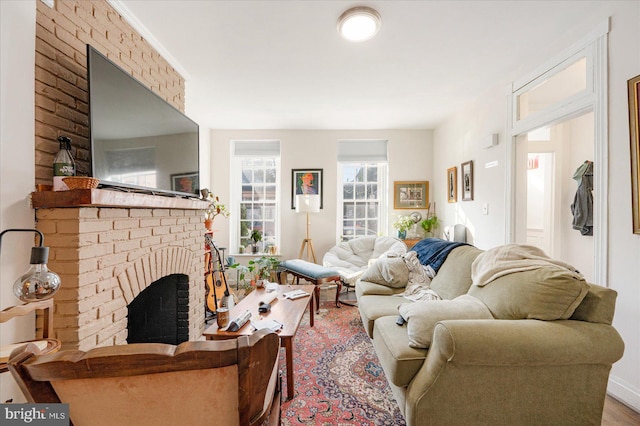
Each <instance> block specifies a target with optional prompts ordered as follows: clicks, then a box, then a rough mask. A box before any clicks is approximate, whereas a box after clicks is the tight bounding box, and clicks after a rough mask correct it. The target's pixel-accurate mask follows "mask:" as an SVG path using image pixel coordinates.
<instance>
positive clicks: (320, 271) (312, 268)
mask: <svg viewBox="0 0 640 426" xmlns="http://www.w3.org/2000/svg"><path fill="white" fill-rule="evenodd" d="M280 266H281V267H282V268H284V269H287V270H289V271H291V272H296V273H298V274H301V275H304V276H306V277H309V278H313V279H316V280H321V279H323V278H329V277H336V276H339V275H340V274H339V273H338V271H336V270H335V269H330V268H325V267H324V266H322V265H318V264H315V263H311V262H307V261H306V260H302V259H292V260H285V261H284V262H280Z"/></svg>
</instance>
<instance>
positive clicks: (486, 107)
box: [433, 1, 640, 410]
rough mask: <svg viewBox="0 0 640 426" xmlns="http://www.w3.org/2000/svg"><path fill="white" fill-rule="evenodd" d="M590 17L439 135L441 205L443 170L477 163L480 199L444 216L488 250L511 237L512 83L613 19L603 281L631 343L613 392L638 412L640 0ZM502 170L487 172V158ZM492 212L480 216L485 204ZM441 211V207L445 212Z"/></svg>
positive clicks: (616, 369)
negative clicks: (632, 144)
mask: <svg viewBox="0 0 640 426" xmlns="http://www.w3.org/2000/svg"><path fill="white" fill-rule="evenodd" d="M590 8H591V13H592V14H591V16H590V19H585V20H583V21H581V22H579V23H576V24H575V25H570V26H568V27H567V32H566V34H565V36H564V37H561V38H558V39H557V40H556V43H554V44H553V45H549V46H547V47H546V49H545V51H540V52H532V53H531V55H530V57H529V58H528V59H529V60H528V61H526V62H523V63H522V65H521V67H520V68H519V69H516V70H513V72H512V73H510V75H505V76H500V80H497V81H496V86H495V87H494V89H491V90H488V91H487V92H486V93H485V94H484V95H483V96H482V97H480V98H478V99H477V100H476V101H474V102H472V103H470V104H469V105H467V106H466V107H465V108H464V109H463V110H461V111H460V112H459V113H458V114H456V115H455V116H453V117H451V118H449V119H448V120H446V121H445V122H444V123H442V125H440V126H438V127H437V128H436V129H435V130H434V159H435V161H434V168H433V173H434V182H435V188H436V191H437V192H436V200H438V204H439V206H442V205H445V204H446V190H445V183H444V182H445V176H446V175H445V173H446V169H447V168H448V167H451V166H453V165H457V166H458V167H460V163H461V162H464V161H468V160H474V162H475V164H474V166H475V171H476V174H475V177H476V179H475V189H476V196H475V200H474V201H459V202H458V203H457V204H449V205H447V206H446V208H445V211H444V216H445V217H444V219H445V221H446V222H447V224H449V223H452V221H458V222H460V223H465V224H467V226H468V227H469V228H470V232H471V234H472V236H473V242H474V243H475V244H476V245H477V246H478V247H480V248H483V249H487V248H490V247H494V246H496V245H500V244H503V243H505V242H506V232H505V227H504V224H505V211H506V205H505V195H504V194H505V184H504V180H505V149H504V140H505V138H504V130H503V129H504V128H505V122H506V118H507V104H506V102H507V97H506V88H507V87H508V84H509V83H510V82H511V81H513V80H515V79H517V78H519V77H522V76H523V75H525V74H527V73H529V72H531V71H532V70H533V69H535V68H536V67H538V66H540V65H542V64H543V63H544V62H545V61H546V60H548V59H549V58H551V57H553V56H554V55H557V54H559V53H560V52H562V51H563V50H564V49H566V48H568V47H569V46H570V45H571V44H572V43H574V42H576V41H577V40H579V39H580V38H582V37H583V36H585V35H586V34H587V33H588V32H589V31H590V30H591V29H592V28H594V27H595V26H596V25H597V24H598V23H600V22H602V21H603V20H604V19H606V18H607V17H609V16H611V31H610V33H609V68H608V69H609V98H608V99H609V177H608V191H609V208H608V214H609V241H608V246H609V264H608V268H609V269H608V271H607V272H608V273H607V276H608V280H607V282H606V283H599V284H601V285H605V286H608V287H610V288H612V289H614V290H616V291H617V292H618V299H617V304H616V314H615V318H614V326H615V327H616V329H617V330H618V332H619V333H620V334H621V336H622V338H623V340H624V342H625V354H624V357H623V358H622V359H621V360H620V361H618V362H617V363H616V364H615V365H614V366H613V369H612V372H611V376H610V384H609V392H610V393H611V394H612V395H614V396H615V397H617V398H618V399H621V400H622V401H624V402H626V403H627V404H629V405H631V406H633V407H634V408H635V409H636V410H640V333H639V332H638V330H639V329H640V309H638V306H640V279H639V278H638V277H640V235H634V234H633V233H632V223H631V220H632V219H631V174H630V173H631V171H630V167H629V164H630V157H629V156H630V150H629V124H628V105H627V93H626V82H627V80H628V79H630V78H632V77H634V76H636V75H638V74H639V73H640V50H639V49H638V46H637V43H638V40H640V2H624V1H612V2H607V3H604V2H603V3H597V4H591V5H590ZM492 132H500V133H501V143H500V145H499V146H498V147H495V148H491V149H482V148H479V146H478V143H479V141H480V140H481V139H482V138H486V136H487V135H488V134H490V133H492ZM492 160H498V161H499V163H500V164H499V166H498V167H495V168H491V169H485V168H484V164H485V163H486V162H487V161H492ZM483 203H489V214H488V215H486V216H485V215H482V204H483ZM440 211H441V212H442V209H440Z"/></svg>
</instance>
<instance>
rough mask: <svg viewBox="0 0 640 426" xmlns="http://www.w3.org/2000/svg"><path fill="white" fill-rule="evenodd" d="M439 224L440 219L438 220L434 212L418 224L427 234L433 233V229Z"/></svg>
mask: <svg viewBox="0 0 640 426" xmlns="http://www.w3.org/2000/svg"><path fill="white" fill-rule="evenodd" d="M439 225H440V221H439V220H438V216H436V215H435V214H434V215H433V216H429V217H428V218H426V219H425V220H423V221H422V222H420V226H421V227H422V229H424V232H425V233H426V235H427V236H431V235H433V231H435V230H436V228H438V226H439Z"/></svg>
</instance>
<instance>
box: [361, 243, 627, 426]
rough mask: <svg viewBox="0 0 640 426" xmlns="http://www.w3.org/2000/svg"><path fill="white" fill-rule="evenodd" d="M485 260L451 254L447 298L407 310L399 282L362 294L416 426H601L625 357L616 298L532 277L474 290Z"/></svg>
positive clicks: (368, 325)
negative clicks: (615, 370)
mask: <svg viewBox="0 0 640 426" xmlns="http://www.w3.org/2000/svg"><path fill="white" fill-rule="evenodd" d="M482 253H483V251H481V250H479V249H477V248H475V247H473V246H470V245H463V246H459V247H456V248H454V249H453V250H452V251H450V253H449V254H448V256H446V260H445V261H444V263H443V264H442V266H440V268H439V270H438V271H437V274H436V275H435V277H434V278H433V280H432V281H431V285H430V286H431V289H432V290H433V291H435V292H436V293H437V294H438V295H439V296H440V297H441V298H442V299H443V300H436V301H417V302H410V301H408V300H407V299H405V298H403V297H398V294H399V293H402V292H403V291H404V288H403V286H401V285H400V286H398V285H397V282H396V283H392V282H391V281H393V280H389V282H381V281H376V282H371V281H365V280H363V279H361V280H360V281H358V282H357V284H356V295H357V298H358V309H359V312H360V315H361V317H362V322H363V325H364V327H365V329H366V332H367V334H368V335H369V337H371V338H372V342H373V346H374V348H375V351H376V353H377V355H378V357H379V359H380V362H381V364H382V367H383V369H384V372H385V374H386V377H387V379H388V381H389V384H390V386H391V389H392V390H393V394H394V396H395V398H396V400H397V402H398V405H399V406H400V410H401V411H402V413H403V415H404V417H405V419H406V421H407V424H408V425H448V426H451V425H492V426H495V425H510V426H512V425H568V424H579V425H599V424H600V422H601V417H602V409H603V404H604V399H605V394H606V388H607V381H608V377H609V371H610V369H611V366H612V364H613V363H614V362H616V361H617V360H619V359H620V358H621V357H622V354H623V350H624V344H623V342H622V339H621V338H620V336H619V334H618V333H617V331H616V330H615V329H614V328H613V327H612V325H611V323H612V320H613V314H614V308H615V299H616V296H617V294H616V292H615V291H613V290H611V289H607V288H604V287H601V286H598V285H594V284H588V283H586V282H585V281H584V280H580V279H576V277H575V274H571V273H569V274H565V275H564V276H561V275H563V274H559V273H558V270H557V269H554V268H535V267H532V268H531V270H527V268H524V269H525V270H523V271H521V272H514V273H510V274H507V275H503V276H501V277H499V278H496V279H495V280H493V281H491V282H489V283H488V284H486V285H484V286H477V285H475V284H474V285H472V278H471V277H472V266H474V267H475V269H476V270H478V269H481V268H478V263H479V262H476V264H474V261H476V260H478V261H481V260H482V257H480V255H481V254H482ZM385 261H386V260H385V259H379V260H378V261H377V262H376V264H378V263H383V262H385ZM525 265H526V262H525ZM374 266H375V265H374ZM374 266H372V267H374ZM480 266H482V265H480ZM368 275H370V274H367V276H368ZM391 275H393V274H391ZM386 277H387V278H388V277H389V274H386ZM365 278H366V277H365ZM400 313H402V315H400ZM399 316H402V317H403V319H404V320H405V321H406V322H405V323H404V324H403V325H398V323H397V320H398V319H399Z"/></svg>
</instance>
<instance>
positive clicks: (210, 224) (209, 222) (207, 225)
mask: <svg viewBox="0 0 640 426" xmlns="http://www.w3.org/2000/svg"><path fill="white" fill-rule="evenodd" d="M204 227H205V228H207V231H213V219H205V220H204Z"/></svg>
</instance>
